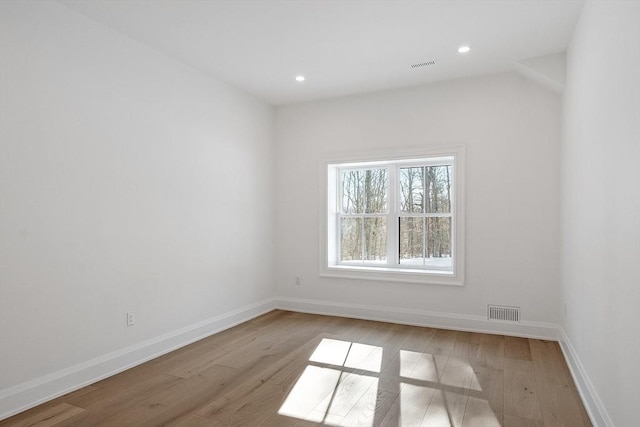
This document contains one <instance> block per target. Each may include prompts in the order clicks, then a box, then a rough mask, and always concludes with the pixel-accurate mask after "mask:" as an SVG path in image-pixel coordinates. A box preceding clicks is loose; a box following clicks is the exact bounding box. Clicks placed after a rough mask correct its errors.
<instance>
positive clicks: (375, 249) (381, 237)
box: [364, 217, 387, 261]
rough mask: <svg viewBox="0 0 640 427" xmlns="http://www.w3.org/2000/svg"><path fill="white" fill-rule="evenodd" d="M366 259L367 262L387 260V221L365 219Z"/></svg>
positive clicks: (379, 218) (382, 219) (383, 219)
mask: <svg viewBox="0 0 640 427" xmlns="http://www.w3.org/2000/svg"><path fill="white" fill-rule="evenodd" d="M364 257H365V258H364V259H365V260H367V261H386V260H387V219H386V218H382V217H378V218H365V219H364Z"/></svg>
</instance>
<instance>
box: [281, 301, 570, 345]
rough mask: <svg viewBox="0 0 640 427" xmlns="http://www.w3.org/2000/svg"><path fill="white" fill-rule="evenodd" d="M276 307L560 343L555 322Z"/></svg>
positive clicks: (333, 306)
mask: <svg viewBox="0 0 640 427" xmlns="http://www.w3.org/2000/svg"><path fill="white" fill-rule="evenodd" d="M277 308H279V309H282V310H291V311H299V312H302V313H313V314H326V315H331V316H342V317H353V318H356V319H365V320H377V321H381V322H390V323H400V324H403V325H414V326H428V327H434V328H443V329H453V330H459V331H468V332H483V333H489V334H501V335H511V336H516V337H525V338H537V339H544V340H552V341H557V340H558V326H557V325H555V324H552V323H542V322H520V323H507V322H499V321H489V320H487V318H486V317H483V316H470V315H461V314H454V313H442V312H432V311H423V310H409V309H404V308H390V307H381V306H371V305H361V304H349V303H339V302H333V301H319V300H309V299H298V298H284V297H280V298H278V299H277Z"/></svg>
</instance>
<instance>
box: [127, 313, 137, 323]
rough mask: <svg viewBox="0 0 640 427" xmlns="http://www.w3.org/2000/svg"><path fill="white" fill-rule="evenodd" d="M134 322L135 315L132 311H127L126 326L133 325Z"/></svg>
mask: <svg viewBox="0 0 640 427" xmlns="http://www.w3.org/2000/svg"><path fill="white" fill-rule="evenodd" d="M135 324H136V317H135V316H134V314H133V313H131V312H130V313H127V326H133V325H135Z"/></svg>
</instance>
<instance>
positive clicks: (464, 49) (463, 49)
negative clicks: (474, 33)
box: [458, 46, 471, 53]
mask: <svg viewBox="0 0 640 427" xmlns="http://www.w3.org/2000/svg"><path fill="white" fill-rule="evenodd" d="M470 50H471V48H470V47H469V46H460V47H459V48H458V53H467V52H469V51H470Z"/></svg>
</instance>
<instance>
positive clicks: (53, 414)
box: [11, 403, 84, 427]
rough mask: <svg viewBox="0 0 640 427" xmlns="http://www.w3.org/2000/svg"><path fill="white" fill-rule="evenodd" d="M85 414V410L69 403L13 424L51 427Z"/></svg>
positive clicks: (19, 426)
mask: <svg viewBox="0 0 640 427" xmlns="http://www.w3.org/2000/svg"><path fill="white" fill-rule="evenodd" d="M81 412H84V409H82V408H78V407H77V406H73V405H69V404H68V403H61V404H59V405H56V406H53V407H51V408H49V409H47V410H46V411H41V412H37V413H34V414H32V415H31V416H30V417H28V418H25V419H23V420H22V421H19V422H16V423H15V424H13V423H12V424H11V425H12V426H15V427H26V426H33V427H50V426H55V425H56V424H58V423H61V422H63V421H65V420H67V419H69V418H71V417H73V416H74V415H77V414H79V413H81Z"/></svg>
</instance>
